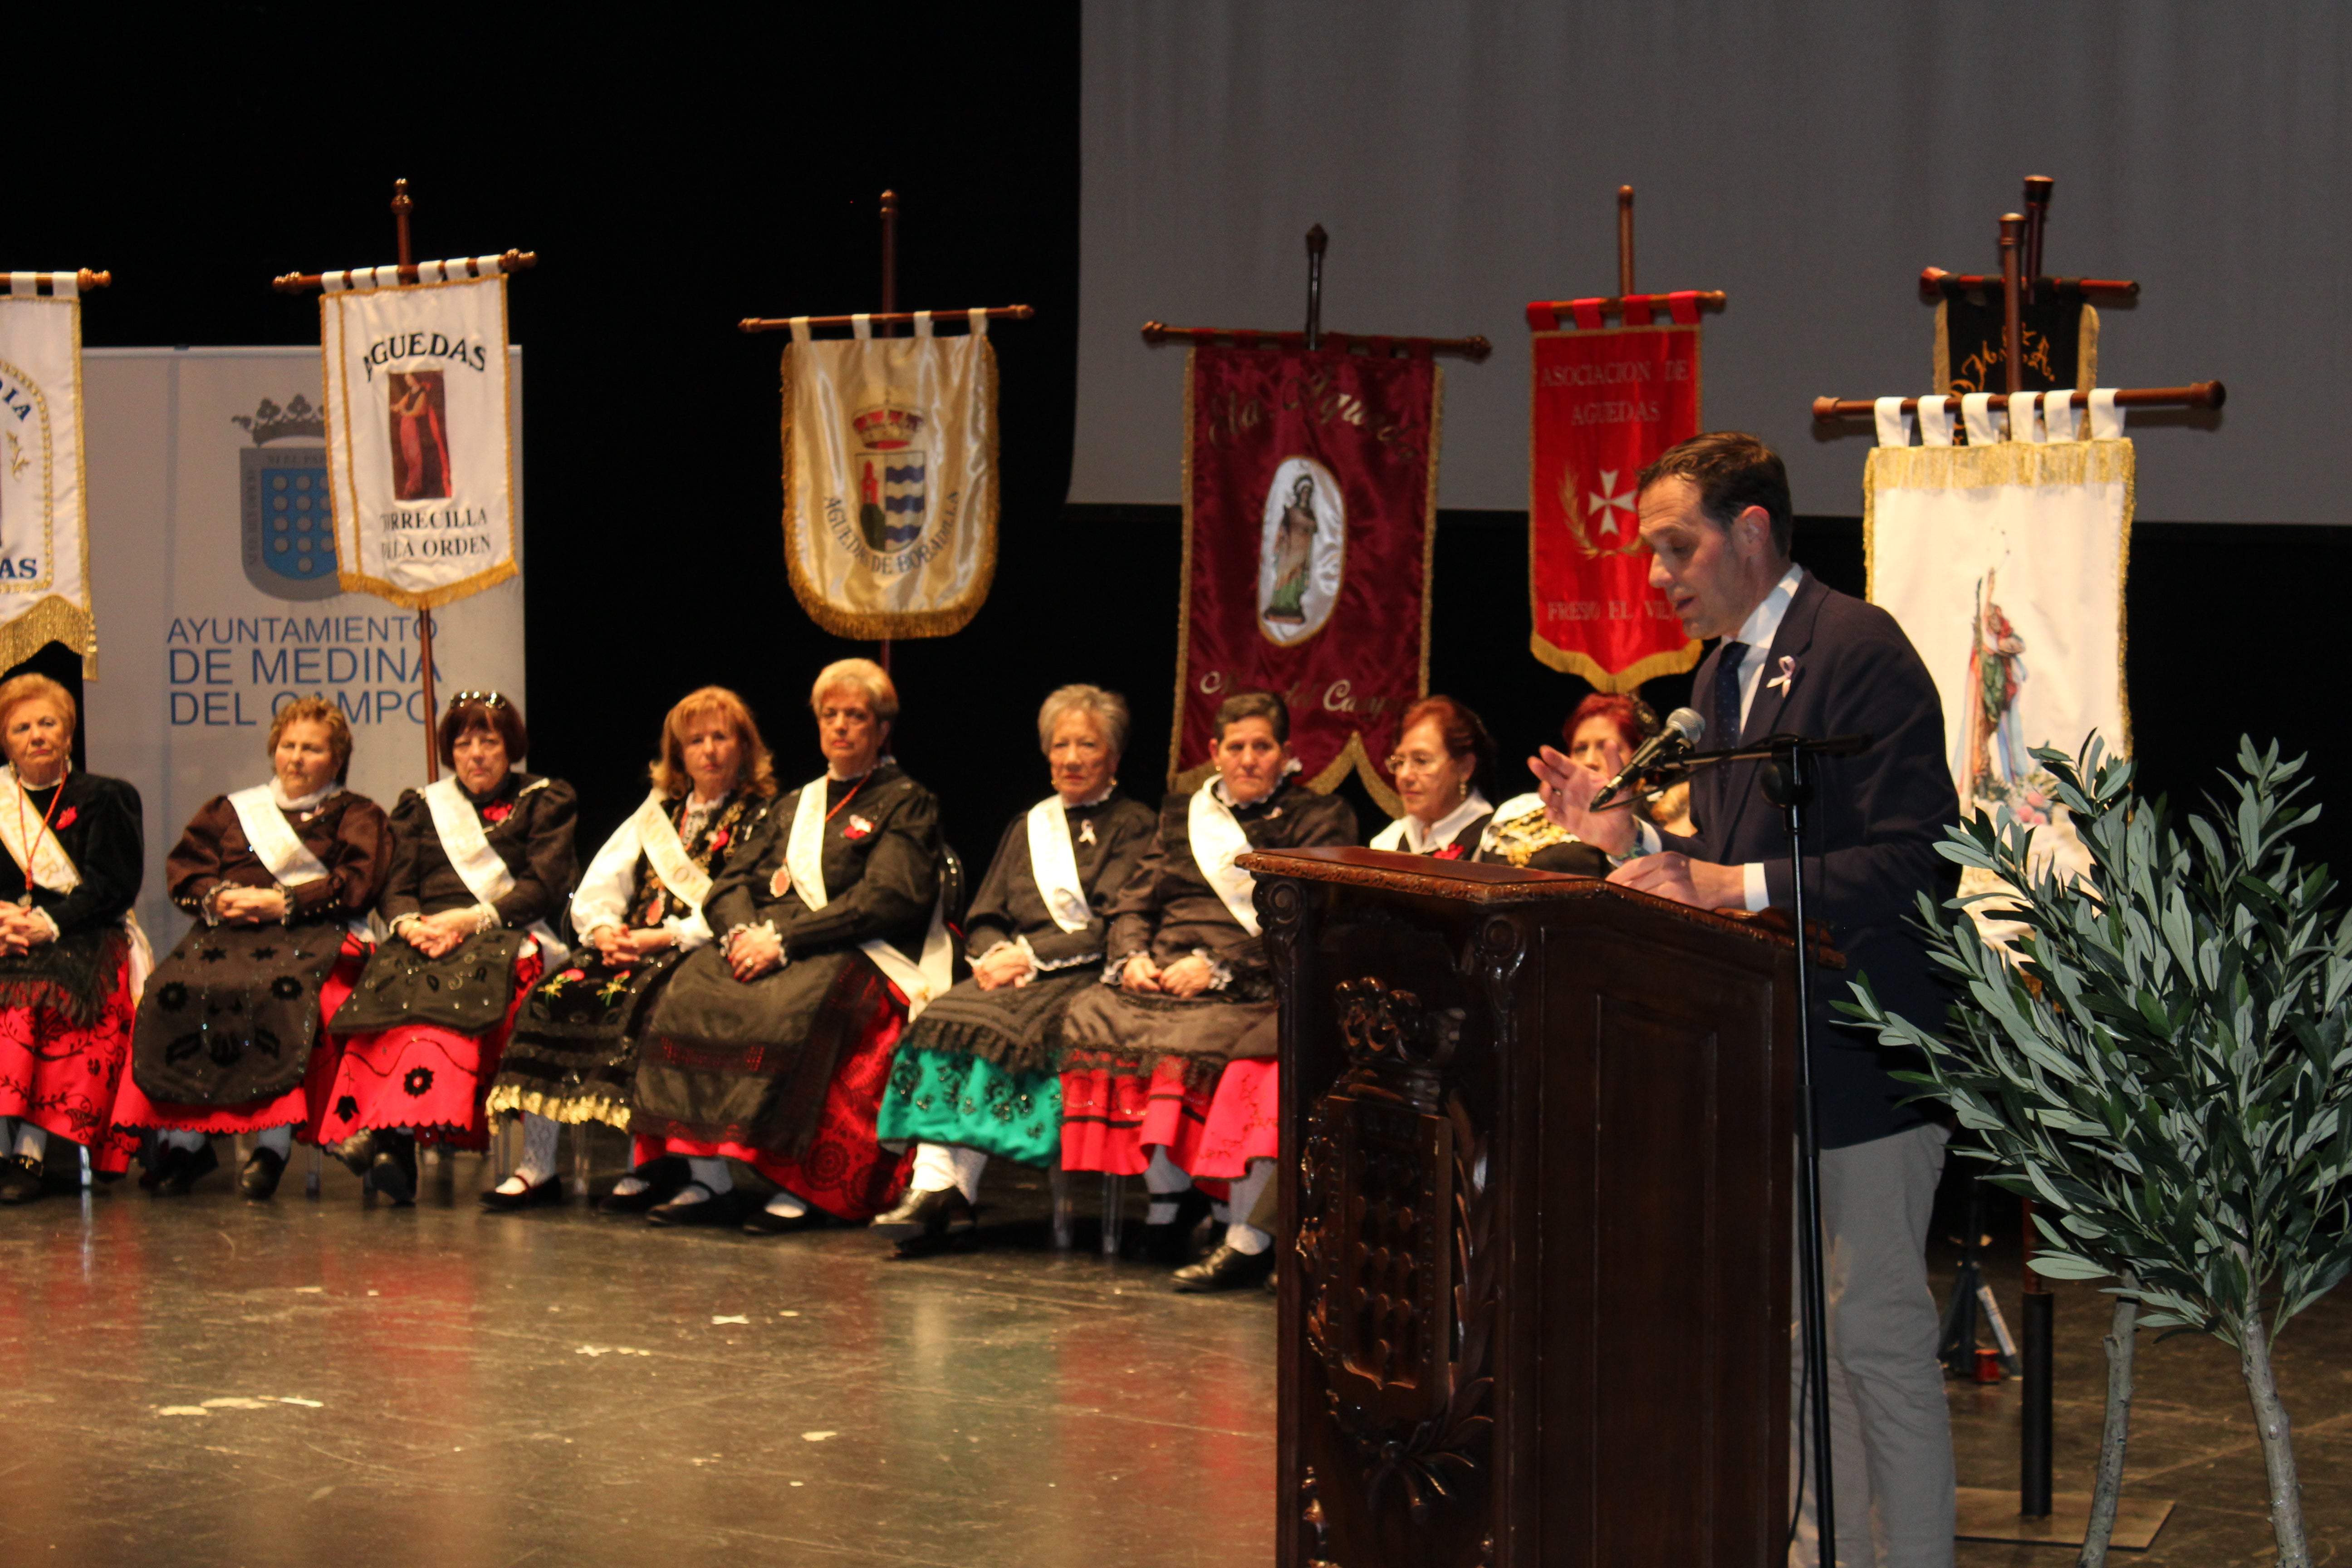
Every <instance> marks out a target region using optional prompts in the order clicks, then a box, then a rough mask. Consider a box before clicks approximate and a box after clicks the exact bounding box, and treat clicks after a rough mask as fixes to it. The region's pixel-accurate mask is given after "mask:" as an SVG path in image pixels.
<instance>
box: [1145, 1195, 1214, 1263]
mask: <svg viewBox="0 0 2352 1568" xmlns="http://www.w3.org/2000/svg"><path fill="white" fill-rule="evenodd" d="M1151 1201H1152V1202H1154V1203H1165V1202H1166V1201H1167V1199H1166V1198H1165V1197H1164V1196H1160V1195H1155V1196H1154V1197H1153V1198H1152V1200H1151ZM1208 1217H1209V1194H1206V1193H1204V1192H1202V1190H1201V1189H1200V1188H1198V1187H1186V1188H1185V1189H1184V1190H1183V1191H1182V1192H1181V1193H1179V1194H1177V1195H1176V1217H1175V1218H1174V1219H1171V1220H1170V1221H1169V1222H1168V1223H1167V1224H1166V1225H1143V1226H1137V1227H1136V1228H1135V1230H1134V1232H1133V1233H1132V1234H1131V1235H1130V1236H1129V1238H1128V1242H1127V1247H1126V1249H1125V1250H1126V1252H1127V1256H1128V1257H1129V1258H1133V1259H1136V1260H1137V1261H1139V1262H1143V1263H1164V1264H1166V1265H1168V1266H1169V1267H1170V1268H1174V1267H1175V1266H1177V1265H1178V1264H1181V1263H1190V1262H1191V1261H1192V1259H1193V1258H1195V1257H1196V1256H1198V1254H1197V1253H1195V1252H1194V1250H1193V1247H1194V1241H1193V1232H1194V1230H1195V1229H1196V1228H1197V1227H1198V1226H1200V1224H1201V1222H1202V1220H1205V1219H1207V1218H1208Z"/></svg>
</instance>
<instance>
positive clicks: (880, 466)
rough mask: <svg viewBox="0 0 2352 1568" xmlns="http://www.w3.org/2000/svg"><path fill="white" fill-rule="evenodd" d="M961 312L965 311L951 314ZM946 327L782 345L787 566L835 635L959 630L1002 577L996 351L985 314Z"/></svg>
mask: <svg viewBox="0 0 2352 1568" xmlns="http://www.w3.org/2000/svg"><path fill="white" fill-rule="evenodd" d="M944 319H945V320H947V321H951V322H952V321H957V320H958V318H956V317H953V316H950V317H947V318H944ZM962 319H963V320H964V321H967V322H968V323H969V325H970V328H971V330H970V331H967V332H964V333H961V334H957V335H952V336H946V337H942V336H940V335H938V334H937V333H936V332H935V331H933V330H932V322H931V321H930V320H929V317H928V316H927V315H922V316H919V317H918V320H917V323H916V331H915V335H914V336H913V337H910V338H879V339H877V338H875V337H872V336H870V335H860V336H856V337H851V338H847V339H827V340H824V341H819V340H817V339H816V338H814V336H812V335H811V333H810V331H809V330H808V326H807V323H806V321H799V322H796V323H795V324H794V325H793V341H792V342H791V344H790V345H789V346H787V347H786V348H785V350H784V353H783V363H782V380H783V402H784V422H783V445H784V564H785V566H786V567H787V569H788V570H789V572H790V574H791V578H792V584H793V595H794V596H795V597H796V598H798V599H799V600H800V602H801V607H802V608H803V609H804V610H806V611H807V612H808V614H809V618H810V619H811V620H813V621H814V622H816V624H817V625H818V626H823V627H824V629H825V630H826V631H828V632H831V633H832V634H833V635H834V636H835V637H857V638H877V637H946V636H948V635H950V633H953V632H957V631H961V629H962V628H963V627H964V626H965V625H966V624H967V623H968V622H970V621H971V617H972V616H974V615H976V614H977V613H978V612H979V610H980V606H981V605H982V603H984V602H985V601H986V600H987V598H988V589H989V584H990V583H991V582H992V580H993V578H994V576H995V574H996V439H997V437H996V356H995V353H994V351H993V350H992V349H991V347H990V346H989V342H988V333H987V324H988V318H987V316H986V315H985V314H984V313H982V312H980V311H971V312H968V313H967V314H966V316H965V317H964V318H962Z"/></svg>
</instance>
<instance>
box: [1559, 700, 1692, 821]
mask: <svg viewBox="0 0 2352 1568" xmlns="http://www.w3.org/2000/svg"><path fill="white" fill-rule="evenodd" d="M1705 739H1706V720H1705V719H1703V718H1701V717H1700V716H1699V711H1698V710H1697V709H1696V708H1677V709H1675V710H1674V711H1673V712H1672V713H1669V714H1668V715H1666V727H1665V728H1664V729H1663V730H1661V731H1658V732H1657V733H1656V734H1654V735H1653V736H1651V737H1650V740H1649V743H1648V744H1646V745H1644V746H1643V748H1642V749H1641V750H1640V751H1638V752H1634V753H1633V761H1631V762H1629V763H1626V764H1625V766H1624V769H1623V770H1622V772H1620V773H1618V775H1617V776H1616V777H1615V778H1613V779H1611V780H1610V781H1609V782H1608V783H1607V784H1602V785H1601V793H1600V794H1599V795H1594V796H1593V797H1592V804H1591V805H1588V806H1586V807H1585V809H1586V810H1587V811H1601V810H1603V809H1605V808H1606V807H1607V806H1608V805H1610V804H1611V803H1612V802H1613V801H1614V800H1616V798H1617V796H1618V795H1620V794H1621V793H1622V792H1623V791H1624V790H1625V789H1626V788H1627V787H1628V786H1629V785H1631V784H1633V781H1634V780H1636V779H1638V778H1640V777H1641V776H1642V775H1643V773H1647V772H1649V771H1650V769H1651V768H1652V767H1654V766H1655V765H1656V764H1657V763H1661V762H1664V761H1665V760H1667V759H1668V758H1671V757H1679V756H1681V755H1682V754H1684V753H1685V752H1694V751H1696V750H1697V749H1698V743H1699V742H1701V741H1703V740H1705Z"/></svg>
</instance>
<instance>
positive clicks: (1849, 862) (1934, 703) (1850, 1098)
mask: <svg viewBox="0 0 2352 1568" xmlns="http://www.w3.org/2000/svg"><path fill="white" fill-rule="evenodd" d="M1719 658H1720V653H1719V650H1718V652H1717V653H1710V654H1709V655H1708V656H1707V658H1706V662H1705V663H1703V664H1701V665H1700V666H1699V668H1698V678H1697V682H1696V686H1695V688H1694V689H1693V692H1692V703H1693V705H1694V706H1695V707H1696V708H1697V709H1698V710H1700V711H1701V712H1703V713H1705V712H1710V711H1711V710H1712V709H1713V707H1714V701H1713V699H1714V693H1715V677H1716V668H1717V664H1718V662H1719ZM1783 658H1787V659H1790V660H1792V661H1793V675H1792V678H1791V679H1790V681H1789V683H1788V685H1787V687H1786V689H1780V688H1776V687H1773V686H1771V685H1769V684H1765V682H1769V681H1771V680H1773V679H1777V678H1779V677H1780V674H1781V673H1782V668H1783V667H1782V665H1781V662H1780V661H1781V660H1782V659H1783ZM1777 731H1785V732H1788V733H1791V734H1798V735H1805V736H1809V737H1811V738H1812V739H1815V740H1821V739H1826V738H1827V737H1829V736H1832V735H1848V734H1867V735H1870V736H1873V737H1874V738H1875V740H1876V742H1877V743H1876V744H1875V745H1874V746H1873V747H1872V748H1871V750H1870V751H1869V752H1866V753H1865V754H1864V755H1862V756H1859V757H1846V758H1836V759H1832V760H1828V761H1825V762H1822V763H1818V764H1817V768H1818V787H1817V790H1816V793H1815V797H1814V805H1813V806H1812V808H1811V812H1810V814H1809V816H1808V819H1807V821H1806V825H1805V847H1806V851H1807V853H1806V858H1805V867H1806V877H1805V912H1806V913H1807V914H1808V915H1809V916H1811V918H1812V919H1814V920H1816V921H1822V922H1823V923H1825V924H1826V925H1827V926H1828V927H1829V928H1830V930H1831V931H1832V941H1833V942H1835V943H1836V945H1837V948H1838V951H1840V952H1843V953H1844V954H1845V959H1846V966H1847V973H1846V975H1844V976H1840V975H1839V974H1837V973H1836V972H1834V971H1817V972H1816V985H1815V990H1814V1016H1813V1051H1814V1068H1813V1077H1814V1084H1815V1088H1816V1091H1817V1096H1818V1103H1819V1104H1820V1107H1821V1126H1822V1147H1824V1148H1831V1149H1835V1148H1843V1147H1844V1146H1846V1145H1848V1144H1853V1143H1866V1142H1870V1141H1871V1140H1872V1139H1874V1138H1884V1137H1885V1136H1886V1135H1887V1134H1888V1133H1891V1132H1899V1131H1903V1130H1904V1129H1905V1128H1906V1127H1912V1126H1916V1125H1917V1124H1918V1123H1919V1122H1921V1121H1925V1120H1927V1115H1928V1108H1926V1107H1922V1106H1918V1105H1904V1104H1902V1103H1901V1101H1902V1100H1904V1099H1905V1097H1906V1096H1908V1095H1910V1094H1912V1093H1915V1092H1916V1090H1914V1089H1911V1088H1909V1087H1908V1086H1906V1085H1904V1084H1900V1083H1897V1082H1895V1079H1893V1078H1891V1077H1890V1076H1888V1074H1889V1069H1890V1068H1905V1067H1916V1065H1917V1064H1916V1063H1912V1062H1906V1061H1905V1060H1904V1059H1903V1058H1902V1057H1901V1056H1900V1055H1899V1054H1897V1053H1895V1052H1891V1051H1885V1050H1882V1049H1881V1048H1880V1047H1878V1045H1877V1044H1876V1042H1875V1040H1874V1037H1871V1036H1869V1035H1868V1034H1866V1033H1864V1031H1862V1030H1860V1029H1858V1028H1856V1027H1854V1026H1853V1025H1852V1024H1851V1022H1850V1021H1844V1020H1843V1015H1840V1014H1835V1013H1832V1012H1831V1011H1830V1007H1829V1005H1830V1004H1831V1003H1832V1002H1841V1001H1844V1000H1846V998H1847V986H1848V984H1849V982H1850V980H1851V978H1852V976H1853V974H1855V973H1863V974H1867V975H1868V976H1869V977H1870V984H1871V989H1872V990H1873V991H1874V992H1875V993H1876V994H1877V996H1878V999H1879V1000H1880V1001H1881V1002H1882V1003H1884V1004H1885V1005H1886V1006H1887V1007H1888V1008H1889V1009H1891V1010H1892V1011H1895V1012H1897V1013H1900V1014H1902V1015H1903V1016H1906V1017H1907V1018H1909V1019H1910V1020H1911V1021H1912V1022H1914V1023H1916V1024H1919V1025H1922V1026H1927V1027H1934V1026H1938V1025H1940V1024H1941V1023H1942V1021H1943V1017H1944V1008H1945V1005H1946V1004H1947V1002H1948V998H1949V993H1948V991H1947V989H1946V988H1945V986H1944V985H1943V984H1942V983H1941V982H1940V981H1938V980H1937V979H1936V978H1934V975H1933V973H1932V971H1931V966H1930V964H1929V962H1928V958H1927V949H1926V948H1925V946H1924V945H1923V944H1922V942H1921V941H1920V939H1919V935H1918V933H1917V931H1916V930H1915V929H1914V928H1913V927H1912V925H1911V924H1910V921H1911V918H1912V916H1913V914H1914V911H1915V910H1916V899H1917V897H1918V895H1919V893H1920V892H1921V891H1922V890H1927V891H1929V892H1931V893H1933V894H1934V895H1935V896H1936V897H1937V899H1938V900H1941V899H1945V898H1948V897H1950V896H1951V894H1952V892H1953V889H1955V888H1956V887H1957V885H1958V870H1957V868H1954V867H1953V865H1952V863H1951V862H1950V861H1948V860H1946V859H1945V858H1943V857H1942V856H1940V855H1938V854H1937V853H1936V848H1935V847H1936V845H1937V843H1938V842H1940V841H1941V839H1942V838H1943V834H1944V828H1945V826H1947V825H1948V824H1950V823H1953V822H1957V821H1958V819H1959V800H1958V796H1957V795H1955V794H1954V793H1953V789H1952V773H1951V763H1950V761H1949V759H1948V757H1947V756H1946V754H1945V751H1944V710H1943V704H1942V702H1941V701H1940V700H1938V699H1937V695H1936V683H1935V681H1934V680H1932V679H1929V677H1928V674H1927V666H1926V665H1924V664H1922V663H1921V662H1920V661H1919V655H1918V653H1917V652H1916V650H1914V649H1913V647H1911V641H1910V639H1909V638H1908V637H1905V636H1904V635H1903V628H1902V627H1901V626H1897V625H1895V617H1894V616H1890V615H1888V614H1887V613H1886V612H1885V611H1884V610H1882V609H1880V608H1878V607H1877V606H1876V605H1869V604H1864V602H1863V601H1862V600H1860V599H1856V598H1853V597H1852V596H1850V595H1845V594H1841V593H1839V592H1837V591H1836V590H1835V589H1832V588H1829V587H1825V586H1823V585H1822V581H1821V579H1820V578H1818V577H1815V576H1813V575H1812V574H1811V573H1808V574H1806V576H1805V580H1804V582H1803V584H1801V586H1800V587H1799V588H1798V590H1797V595H1796V597H1795V599H1794V600H1792V601H1791V602H1790V605H1789V613H1788V615H1787V616H1784V617H1783V618H1782V620H1781V622H1780V632H1779V634H1778V635H1777V636H1775V637H1773V639H1772V647H1771V651H1770V653H1769V656H1768V657H1767V658H1766V662H1765V668H1764V676H1763V680H1762V681H1759V684H1758V686H1757V689H1756V700H1755V701H1754V703H1753V704H1751V705H1750V707H1749V708H1748V721H1747V724H1746V727H1745V728H1744V729H1743V730H1742V731H1741V733H1740V737H1739V738H1740V739H1741V740H1743V741H1755V740H1760V739H1762V738H1763V737H1764V736H1766V735H1769V734H1773V733H1775V732H1777ZM1730 742H1731V737H1729V736H1723V735H1709V736H1708V737H1707V738H1706V746H1707V749H1708V750H1714V749H1715V748H1717V747H1718V746H1727V745H1728V744H1729V743H1730ZM1761 765H1762V764H1760V763H1732V764H1730V765H1729V766H1727V767H1720V768H1716V769H1713V770H1711V771H1709V772H1706V773H1701V774H1699V775H1698V776H1697V777H1696V779H1694V780H1693V781H1692V784H1691V822H1692V826H1693V827H1694V828H1695V829H1696V835H1695V837H1691V838H1676V837H1671V836H1669V837H1666V839H1665V847H1667V848H1669V849H1680V850H1682V851H1684V852H1685V853H1686V854H1688V855H1690V856H1691V857H1693V858H1696V859H1700V860H1711V861H1714V862H1716V863H1717V864H1718V865H1726V866H1736V865H1744V864H1746V863H1748V862H1749V861H1760V862H1761V863H1762V864H1763V867H1764V876H1765V883H1766V886H1767V887H1768V888H1769V889H1770V892H1771V898H1772V907H1773V908H1775V909H1780V910H1786V909H1790V907H1791V906H1792V904H1793V902H1794V900H1793V899H1792V898H1791V896H1790V895H1791V889H1790V882H1789V836H1788V832H1787V830H1786V827H1785V826H1784V824H1783V820H1782V817H1781V814H1780V809H1779V808H1778V807H1776V806H1774V805H1772V804H1771V803H1770V802H1769V801H1767V800H1765V799H1764V798H1763V796H1762V795H1760V794H1759V791H1758V788H1757V777H1756V775H1757V772H1758V770H1759V767H1760V766H1761Z"/></svg>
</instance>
